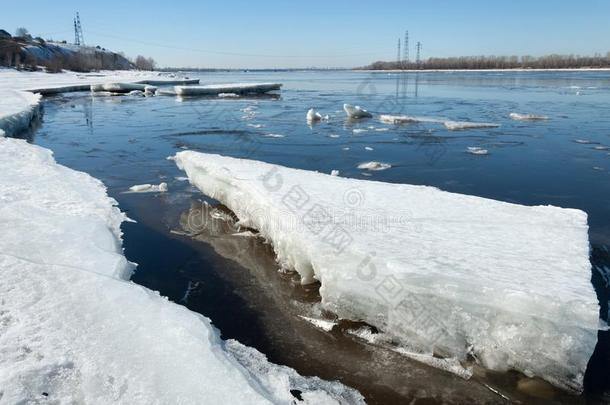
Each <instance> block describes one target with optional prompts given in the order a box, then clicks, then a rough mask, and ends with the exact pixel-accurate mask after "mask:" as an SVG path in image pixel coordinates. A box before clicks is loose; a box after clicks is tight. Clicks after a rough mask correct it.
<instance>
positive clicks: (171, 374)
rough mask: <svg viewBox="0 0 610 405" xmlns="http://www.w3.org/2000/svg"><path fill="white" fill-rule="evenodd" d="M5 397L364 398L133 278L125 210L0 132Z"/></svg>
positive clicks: (0, 360)
mask: <svg viewBox="0 0 610 405" xmlns="http://www.w3.org/2000/svg"><path fill="white" fill-rule="evenodd" d="M0 184H2V195H0V222H1V223H2V224H3V231H2V233H1V234H0V297H2V300H1V301H2V302H1V304H0V309H1V310H0V325H2V333H1V334H0V393H1V394H0V395H1V401H2V403H10V404H13V403H39V402H45V403H46V402H49V403H86V404H108V403H122V404H134V403H138V404H140V403H142V404H167V403H182V404H202V403H206V404H217V403H230V404H234V403H235V404H238V403H243V404H259V403H260V404H267V403H281V404H291V403H293V401H294V396H293V395H292V394H291V392H290V391H291V390H298V391H300V392H302V394H301V396H302V398H303V400H304V402H305V403H310V404H318V403H350V404H351V403H363V398H362V397H361V396H360V394H358V393H357V392H356V391H354V390H352V389H350V388H347V387H345V386H343V385H341V384H339V383H336V382H326V381H323V380H320V379H318V378H316V377H301V376H300V375H298V374H297V373H296V372H295V371H294V370H292V369H290V368H287V367H283V366H278V365H274V364H271V363H269V362H268V361H267V360H266V358H265V356H264V355H263V354H261V353H259V352H257V351H256V350H254V349H251V348H248V347H245V346H243V345H241V344H239V343H238V342H236V341H231V340H229V341H222V340H221V339H220V337H219V332H218V331H217V330H216V329H215V328H214V327H213V326H212V325H211V322H210V320H209V319H208V318H205V317H204V316H202V315H199V314H196V313H194V312H191V311H189V310H188V309H187V308H185V307H183V306H180V305H177V304H174V303H172V302H170V301H168V300H167V299H166V298H164V297H161V296H159V294H158V293H156V292H153V291H150V290H148V289H146V288H144V287H141V286H139V285H136V284H134V283H132V282H130V281H128V278H129V276H130V274H131V272H132V270H133V267H134V266H133V265H132V264H130V263H129V262H128V261H127V260H126V259H125V257H124V256H123V252H122V247H121V245H122V243H121V230H120V225H121V222H122V221H123V220H124V219H125V216H124V215H123V214H122V213H121V212H120V211H119V210H118V208H117V207H116V206H115V205H116V202H115V201H114V200H113V199H111V198H109V197H108V196H107V195H106V190H105V187H104V186H103V184H102V183H101V182H99V181H98V180H95V179H93V178H92V177H90V176H89V175H87V174H85V173H81V172H77V171H74V170H71V169H68V168H66V167H63V166H60V165H58V164H56V163H55V162H54V160H53V158H52V155H51V152H50V151H49V150H46V149H44V148H40V147H37V146H33V145H30V144H27V143H26V142H25V141H22V140H16V139H8V138H1V139H0Z"/></svg>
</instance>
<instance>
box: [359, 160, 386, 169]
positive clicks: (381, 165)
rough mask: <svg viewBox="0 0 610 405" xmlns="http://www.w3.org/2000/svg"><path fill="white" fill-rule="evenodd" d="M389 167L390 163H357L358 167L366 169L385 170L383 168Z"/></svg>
mask: <svg viewBox="0 0 610 405" xmlns="http://www.w3.org/2000/svg"><path fill="white" fill-rule="evenodd" d="M390 167H392V165H390V164H389V163H381V162H365V163H360V164H359V165H358V169H366V170H371V171H379V170H385V169H389V168H390Z"/></svg>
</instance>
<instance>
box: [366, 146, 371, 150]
mask: <svg viewBox="0 0 610 405" xmlns="http://www.w3.org/2000/svg"><path fill="white" fill-rule="evenodd" d="M364 150H373V148H371V147H370V146H365V147H364Z"/></svg>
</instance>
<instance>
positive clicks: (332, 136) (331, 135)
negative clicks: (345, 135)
mask: <svg viewBox="0 0 610 405" xmlns="http://www.w3.org/2000/svg"><path fill="white" fill-rule="evenodd" d="M328 137H329V138H340V137H341V135H337V134H330V135H328Z"/></svg>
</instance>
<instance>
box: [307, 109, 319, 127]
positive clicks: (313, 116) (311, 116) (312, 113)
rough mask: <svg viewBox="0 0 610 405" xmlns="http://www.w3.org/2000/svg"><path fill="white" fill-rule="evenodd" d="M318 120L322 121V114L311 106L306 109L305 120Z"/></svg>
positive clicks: (310, 121)
mask: <svg viewBox="0 0 610 405" xmlns="http://www.w3.org/2000/svg"><path fill="white" fill-rule="evenodd" d="M318 121H322V114H320V113H319V112H317V111H316V110H314V109H313V108H310V109H309V111H307V122H309V123H312V122H318Z"/></svg>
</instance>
